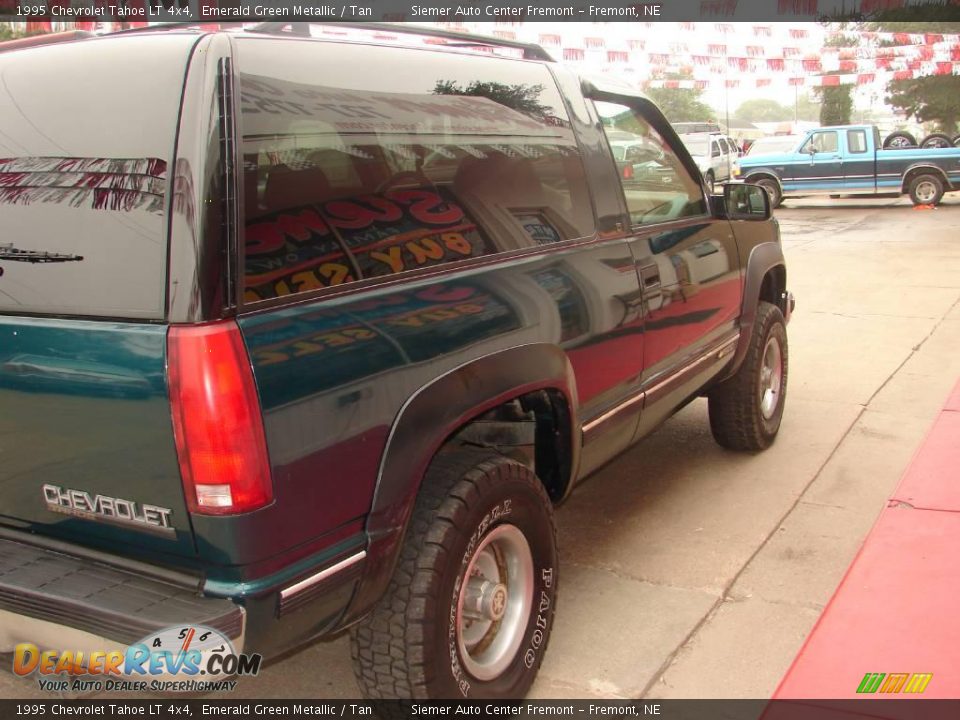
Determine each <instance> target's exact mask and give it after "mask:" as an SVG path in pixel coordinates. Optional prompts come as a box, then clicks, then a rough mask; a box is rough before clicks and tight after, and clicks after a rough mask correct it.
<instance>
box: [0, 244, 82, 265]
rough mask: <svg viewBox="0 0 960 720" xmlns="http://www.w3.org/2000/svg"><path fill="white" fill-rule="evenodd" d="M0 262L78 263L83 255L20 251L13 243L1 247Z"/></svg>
mask: <svg viewBox="0 0 960 720" xmlns="http://www.w3.org/2000/svg"><path fill="white" fill-rule="evenodd" d="M0 260H14V261H16V262H28V263H53V262H76V261H78V260H83V255H70V254H63V253H52V252H47V251H45V250H20V249H19V248H15V247H14V246H13V243H8V244H6V245H0Z"/></svg>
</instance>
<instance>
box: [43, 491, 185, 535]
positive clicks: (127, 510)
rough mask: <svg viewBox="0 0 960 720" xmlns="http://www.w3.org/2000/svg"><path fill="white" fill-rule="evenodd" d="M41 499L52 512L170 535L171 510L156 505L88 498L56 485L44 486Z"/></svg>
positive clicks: (81, 493)
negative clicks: (135, 526)
mask: <svg viewBox="0 0 960 720" xmlns="http://www.w3.org/2000/svg"><path fill="white" fill-rule="evenodd" d="M43 499H44V500H45V501H46V503H47V508H48V509H49V510H52V511H54V512H61V513H64V514H66V515H76V516H77V517H83V518H87V519H89V520H103V521H105V522H114V523H121V524H131V525H138V526H144V527H145V529H148V530H151V529H153V530H160V531H163V532H173V527H172V526H171V525H170V512H171V511H170V509H169V508H163V507H157V506H156V505H142V506H141V505H140V504H139V503H136V502H134V501H133V500H124V499H123V498H115V497H110V496H109V495H91V494H90V493H88V492H84V491H83V490H71V489H69V488H62V487H60V486H59V485H44V486H43Z"/></svg>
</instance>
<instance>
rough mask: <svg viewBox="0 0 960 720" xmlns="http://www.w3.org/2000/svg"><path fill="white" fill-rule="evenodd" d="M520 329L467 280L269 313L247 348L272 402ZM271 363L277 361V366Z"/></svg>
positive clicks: (498, 302)
mask: <svg viewBox="0 0 960 720" xmlns="http://www.w3.org/2000/svg"><path fill="white" fill-rule="evenodd" d="M519 327H520V325H519V321H518V319H517V315H516V313H515V312H514V310H513V309H512V308H511V307H510V305H509V304H508V303H507V302H506V301H505V300H503V299H502V298H499V297H497V296H496V295H494V294H493V293H492V292H491V291H489V290H487V289H486V288H484V287H482V286H480V285H476V284H474V283H470V282H455V283H442V284H438V285H431V286H430V287H426V288H422V289H420V290H416V291H409V292H399V293H391V294H388V295H381V296H378V297H374V298H368V299H365V300H359V301H357V302H355V303H351V304H348V305H345V306H342V307H340V308H338V309H337V310H336V311H333V310H329V309H320V310H318V311H317V312H311V313H307V314H304V315H301V316H299V317H296V316H295V317H292V318H291V317H284V318H282V319H281V320H276V319H274V318H271V319H270V320H269V321H267V324H266V325H265V326H262V327H257V328H256V329H255V330H254V331H253V332H254V337H255V338H256V341H255V344H254V346H253V349H252V354H253V361H254V363H255V365H256V366H257V370H258V372H257V378H258V382H260V383H262V384H264V385H265V386H269V391H267V392H264V396H265V397H269V398H271V402H272V403H273V404H274V405H278V404H282V403H283V402H287V401H289V400H294V399H296V398H298V397H301V396H302V395H303V393H304V386H303V385H302V383H300V384H298V383H291V382H290V377H291V373H293V376H296V377H299V378H301V379H302V382H306V383H309V385H310V387H309V390H310V391H311V392H321V391H322V390H325V389H327V388H331V387H342V386H343V385H345V384H347V383H349V382H355V381H357V380H360V379H361V378H365V377H370V376H371V375H375V374H377V373H380V372H385V371H388V370H391V369H393V368H396V367H399V366H403V365H407V364H409V363H412V362H419V361H422V360H427V359H429V358H432V357H437V356H439V355H444V354H446V353H450V352H454V351H456V350H457V349H459V348H461V347H464V346H466V345H468V344H470V343H474V342H477V341H479V340H483V339H485V338H489V337H493V336H494V335H499V334H502V333H507V332H510V331H513V330H516V329H518V328H519ZM273 366H278V367H276V368H274V367H273Z"/></svg>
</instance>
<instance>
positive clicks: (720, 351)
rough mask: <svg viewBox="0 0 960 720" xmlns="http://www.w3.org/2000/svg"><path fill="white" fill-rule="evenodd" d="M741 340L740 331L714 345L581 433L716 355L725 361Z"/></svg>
mask: <svg viewBox="0 0 960 720" xmlns="http://www.w3.org/2000/svg"><path fill="white" fill-rule="evenodd" d="M739 340H740V331H739V330H738V331H737V332H736V334H734V335H732V336H730V337H729V338H726V339H725V340H722V341H720V342H719V343H717V344H716V345H714V346H713V347H712V348H710V349H709V350H707V351H705V352H704V353H703V354H701V355H700V356H699V357H697V358H695V359H694V360H692V361H690V362H689V363H687V364H686V365H684V366H683V367H681V368H680V369H678V370H676V371H674V372H672V373H670V375H669V376H667V377H664V378H661V379H659V380H657V382H655V383H654V384H653V385H651V386H649V387H645V388H643V389H641V390H640V391H639V392H637V393H635V394H634V395H631V396H630V397H628V398H627V399H626V400H624V401H622V402H620V403H619V404H617V405H615V406H613V407H612V408H610V409H609V410H607V411H606V412H605V413H603V414H602V415H599V416H598V417H595V418H594V419H593V420H591V421H589V422H587V423H584V424H583V426H582V427H581V432H583V434H584V435H587V434H589V433H590V432H591V431H593V430H595V429H596V428H598V427H600V426H601V425H603V424H604V423H606V422H607V421H609V420H611V419H613V418H614V417H616V416H617V415H619V414H620V413H622V412H623V411H625V410H627V409H629V408H631V407H633V406H634V405H636V404H637V403H638V402H645V401H646V400H647V399H648V398H651V396H655V395H656V394H657V393H658V392H661V390H662V388H664V387H666V386H669V385H671V384H673V383H675V382H677V380H682V379H683V378H685V377H686V376H687V375H689V374H691V373H692V372H694V371H695V370H696V369H697V368H698V367H699V366H700V365H702V364H703V363H705V362H706V361H708V360H710V359H711V358H712V357H713V356H714V355H716V358H715V359H716V360H721V359H723V357H724V356H725V355H727V354H728V348H729V347H730V346H731V345H735V344H736V343H737V342H739ZM651 399H652V398H651Z"/></svg>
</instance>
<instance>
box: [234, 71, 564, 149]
mask: <svg viewBox="0 0 960 720" xmlns="http://www.w3.org/2000/svg"><path fill="white" fill-rule="evenodd" d="M240 103H241V108H242V112H243V135H244V139H245V140H247V141H249V140H251V139H253V138H255V137H257V136H268V137H270V138H271V139H273V138H276V137H278V136H279V137H283V136H286V135H289V134H291V133H294V134H297V135H298V136H302V135H303V131H304V129H305V128H309V127H310V125H313V126H315V127H316V132H318V133H322V134H326V133H330V134H331V135H333V134H343V135H349V134H357V133H366V134H371V133H376V134H381V135H382V134H406V133H410V134H417V135H421V134H423V135H437V136H439V137H438V138H436V139H438V140H440V139H441V138H442V137H443V136H451V135H454V136H456V135H504V136H506V135H520V136H524V137H526V138H528V139H529V138H531V137H536V138H540V139H547V140H548V141H549V142H557V140H558V139H561V140H566V141H567V142H569V143H570V144H572V143H573V137H572V135H571V133H570V131H569V130H565V129H563V128H562V127H557V126H556V125H554V124H551V122H549V121H548V120H547V119H542V120H538V119H533V118H531V117H529V116H527V115H524V114H523V113H521V112H517V111H516V110H513V109H511V108H509V107H507V106H505V105H501V104H500V103H497V102H494V101H493V100H490V99H488V98H485V97H473V96H463V95H442V94H422V95H421V94H416V93H387V92H372V91H367V90H363V91H361V90H346V89H341V88H332V87H324V86H318V85H307V84H304V83H295V82H289V81H284V80H277V79H274V78H269V77H262V76H259V75H241V77H240ZM528 141H529V140H528Z"/></svg>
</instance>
